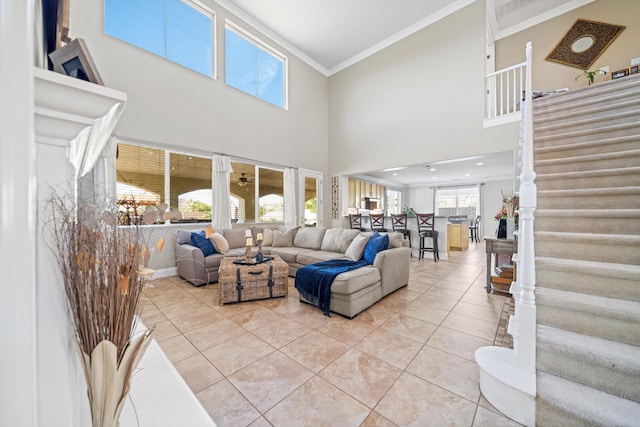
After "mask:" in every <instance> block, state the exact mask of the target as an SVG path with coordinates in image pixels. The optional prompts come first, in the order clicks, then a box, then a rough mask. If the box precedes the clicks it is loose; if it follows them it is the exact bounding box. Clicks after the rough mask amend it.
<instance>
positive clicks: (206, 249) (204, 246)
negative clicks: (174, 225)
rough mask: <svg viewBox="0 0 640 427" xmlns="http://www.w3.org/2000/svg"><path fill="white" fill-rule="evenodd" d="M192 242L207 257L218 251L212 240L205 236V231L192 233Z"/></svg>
mask: <svg viewBox="0 0 640 427" xmlns="http://www.w3.org/2000/svg"><path fill="white" fill-rule="evenodd" d="M191 244H192V245H193V246H195V247H197V248H199V249H200V250H201V251H202V254H203V255H204V256H205V257H208V256H209V255H213V254H215V253H216V250H215V248H214V247H213V244H211V240H209V239H207V238H206V237H205V232H204V231H203V232H202V233H191Z"/></svg>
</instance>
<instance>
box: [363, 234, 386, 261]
mask: <svg viewBox="0 0 640 427" xmlns="http://www.w3.org/2000/svg"><path fill="white" fill-rule="evenodd" d="M388 248H389V236H388V235H387V234H385V235H384V236H381V235H380V234H378V232H375V233H373V236H371V238H370V239H369V242H368V243H367V246H366V247H365V248H364V260H365V261H367V262H368V263H369V264H373V261H374V260H375V259H376V255H377V254H378V252H380V251H384V250H385V249H388Z"/></svg>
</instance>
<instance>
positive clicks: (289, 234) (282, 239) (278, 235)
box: [272, 228, 296, 248]
mask: <svg viewBox="0 0 640 427" xmlns="http://www.w3.org/2000/svg"><path fill="white" fill-rule="evenodd" d="M295 233H296V229H295V228H292V229H290V230H287V231H282V230H273V245H272V246H273V247H278V248H283V247H290V246H293V236H294V235H295Z"/></svg>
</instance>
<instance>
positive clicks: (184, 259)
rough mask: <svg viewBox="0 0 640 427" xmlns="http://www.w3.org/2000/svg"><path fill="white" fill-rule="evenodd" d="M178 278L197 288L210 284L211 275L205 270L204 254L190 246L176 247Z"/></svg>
mask: <svg viewBox="0 0 640 427" xmlns="http://www.w3.org/2000/svg"><path fill="white" fill-rule="evenodd" d="M175 251H176V269H177V271H178V276H180V277H182V278H183V279H185V280H188V281H189V282H191V283H192V284H194V285H196V286H200V285H206V284H207V283H209V273H207V270H206V269H205V268H204V254H203V253H202V251H201V250H200V249H198V248H196V247H195V246H191V245H189V244H184V245H178V244H176V245H175Z"/></svg>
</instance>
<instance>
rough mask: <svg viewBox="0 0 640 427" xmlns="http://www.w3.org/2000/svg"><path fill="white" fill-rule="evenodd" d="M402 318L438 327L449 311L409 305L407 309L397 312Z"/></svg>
mask: <svg viewBox="0 0 640 427" xmlns="http://www.w3.org/2000/svg"><path fill="white" fill-rule="evenodd" d="M398 313H399V314H402V315H404V316H409V317H413V318H414V319H418V320H422V321H425V322H429V323H432V324H435V325H439V324H440V323H442V321H443V320H444V319H445V318H446V317H447V315H448V314H449V311H447V310H439V309H437V308H429V307H424V306H421V305H419V304H411V305H410V306H409V307H407V308H405V309H402V310H400V311H398Z"/></svg>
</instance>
